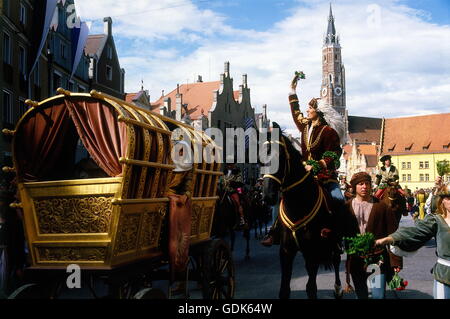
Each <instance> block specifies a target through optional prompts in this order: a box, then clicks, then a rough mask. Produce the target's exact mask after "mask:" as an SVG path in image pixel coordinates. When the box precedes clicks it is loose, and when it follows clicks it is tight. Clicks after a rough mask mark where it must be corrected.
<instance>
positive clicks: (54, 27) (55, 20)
mask: <svg viewBox="0 0 450 319" xmlns="http://www.w3.org/2000/svg"><path fill="white" fill-rule="evenodd" d="M58 24H59V10H58V7H56V8H55V12H54V13H53V18H52V22H51V23H50V30H53V31H56V30H57V29H58Z"/></svg>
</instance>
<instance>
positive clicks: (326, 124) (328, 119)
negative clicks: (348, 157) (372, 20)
mask: <svg viewBox="0 0 450 319" xmlns="http://www.w3.org/2000/svg"><path fill="white" fill-rule="evenodd" d="M298 78H299V76H298V75H296V76H295V77H294V79H293V80H292V83H291V89H292V91H291V93H290V94H289V104H290V106H291V113H292V117H293V119H294V122H295V124H296V125H297V128H298V129H299V131H300V132H301V133H302V137H301V149H302V158H303V165H304V166H305V169H306V170H307V171H308V172H311V173H313V174H314V175H315V176H316V178H317V180H318V181H319V182H320V183H321V184H322V185H323V187H324V189H325V190H326V191H327V192H328V193H329V195H330V197H331V198H332V200H333V202H337V203H338V205H343V204H344V203H345V199H344V196H343V195H342V192H341V189H340V186H339V182H338V180H337V177H338V175H337V172H336V170H337V169H338V168H339V164H340V162H339V158H340V156H341V154H342V148H341V146H340V144H341V141H342V140H343V136H344V130H345V129H344V120H343V118H342V116H341V115H340V114H339V113H338V112H336V111H335V110H334V109H333V108H332V107H331V106H329V105H327V104H326V103H325V101H323V100H321V99H316V98H313V99H312V100H311V101H310V102H309V104H308V109H307V111H306V112H307V117H304V116H303V113H302V112H300V107H299V102H298V97H297V94H296V87H297V81H298ZM278 224H279V223H278V218H277V220H276V221H275V223H274V225H273V226H272V228H271V230H270V231H269V234H268V236H267V237H266V239H264V240H263V241H262V242H261V243H262V244H263V245H264V246H271V245H272V244H273V242H274V238H273V235H275V233H276V230H275V229H276V228H277V227H278ZM275 241H277V240H275Z"/></svg>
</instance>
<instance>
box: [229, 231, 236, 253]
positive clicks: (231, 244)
mask: <svg viewBox="0 0 450 319" xmlns="http://www.w3.org/2000/svg"><path fill="white" fill-rule="evenodd" d="M235 240H236V235H235V233H234V229H233V227H231V228H230V248H231V251H234V242H235Z"/></svg>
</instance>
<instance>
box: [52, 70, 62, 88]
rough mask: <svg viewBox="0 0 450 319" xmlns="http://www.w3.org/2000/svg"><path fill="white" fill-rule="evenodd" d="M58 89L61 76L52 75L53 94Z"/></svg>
mask: <svg viewBox="0 0 450 319" xmlns="http://www.w3.org/2000/svg"><path fill="white" fill-rule="evenodd" d="M59 87H61V76H60V75H59V74H57V73H53V92H56V89H57V88H59Z"/></svg>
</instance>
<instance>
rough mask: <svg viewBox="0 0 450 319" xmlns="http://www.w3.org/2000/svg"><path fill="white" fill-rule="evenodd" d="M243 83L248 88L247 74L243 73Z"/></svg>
mask: <svg viewBox="0 0 450 319" xmlns="http://www.w3.org/2000/svg"><path fill="white" fill-rule="evenodd" d="M242 85H243V86H244V88H247V87H248V86H247V74H243V75H242Z"/></svg>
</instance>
